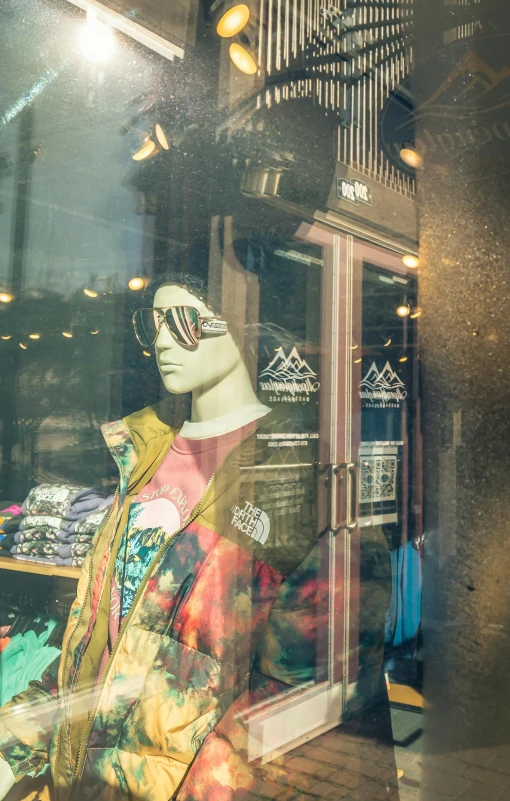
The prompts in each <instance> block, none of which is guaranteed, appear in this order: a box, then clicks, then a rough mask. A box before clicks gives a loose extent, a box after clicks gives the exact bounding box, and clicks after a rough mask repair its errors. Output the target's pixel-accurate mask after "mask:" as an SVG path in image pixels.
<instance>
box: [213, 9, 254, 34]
mask: <svg viewBox="0 0 510 801" xmlns="http://www.w3.org/2000/svg"><path fill="white" fill-rule="evenodd" d="M249 19H250V9H249V8H248V6H247V5H246V4H245V3H238V4H237V5H235V6H233V7H232V8H229V9H228V11H225V13H224V14H223V16H222V17H221V18H220V20H219V22H218V24H217V25H216V33H217V34H218V36H222V37H224V38H229V37H230V36H235V35H236V33H239V31H242V29H243V28H244V26H245V25H246V23H247V22H248V20H249Z"/></svg>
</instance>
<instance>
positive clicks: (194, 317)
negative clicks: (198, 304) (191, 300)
mask: <svg viewBox="0 0 510 801" xmlns="http://www.w3.org/2000/svg"><path fill="white" fill-rule="evenodd" d="M166 324H167V325H168V328H169V329H170V331H171V333H172V334H173V336H174V337H175V339H176V340H177V342H180V343H181V344H182V345H187V346H188V347H189V346H193V345H197V344H198V341H199V339H200V334H199V331H200V315H199V313H198V312H197V310H196V309H194V308H193V307H192V306H173V307H172V308H171V309H167V312H166Z"/></svg>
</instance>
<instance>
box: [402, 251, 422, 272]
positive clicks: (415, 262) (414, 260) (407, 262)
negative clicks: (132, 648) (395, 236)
mask: <svg viewBox="0 0 510 801" xmlns="http://www.w3.org/2000/svg"><path fill="white" fill-rule="evenodd" d="M402 264H403V265H404V266H405V267H410V268H411V269H412V270H415V269H416V267H419V266H420V260H419V258H418V256H412V255H411V254H410V253H408V254H406V255H405V256H402Z"/></svg>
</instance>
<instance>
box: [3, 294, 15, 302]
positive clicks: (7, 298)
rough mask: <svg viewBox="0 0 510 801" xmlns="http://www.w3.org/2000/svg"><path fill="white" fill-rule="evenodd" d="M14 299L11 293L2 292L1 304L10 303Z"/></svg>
mask: <svg viewBox="0 0 510 801" xmlns="http://www.w3.org/2000/svg"><path fill="white" fill-rule="evenodd" d="M12 299H13V297H12V295H11V293H10V292H0V303H10V302H11V300H12Z"/></svg>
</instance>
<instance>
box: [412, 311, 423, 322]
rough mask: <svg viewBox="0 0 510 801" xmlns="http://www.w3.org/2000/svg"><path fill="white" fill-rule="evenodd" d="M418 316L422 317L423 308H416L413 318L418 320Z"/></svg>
mask: <svg viewBox="0 0 510 801" xmlns="http://www.w3.org/2000/svg"><path fill="white" fill-rule="evenodd" d="M417 317H421V309H415V310H414V311H413V313H412V314H411V320H416V318H417Z"/></svg>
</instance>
